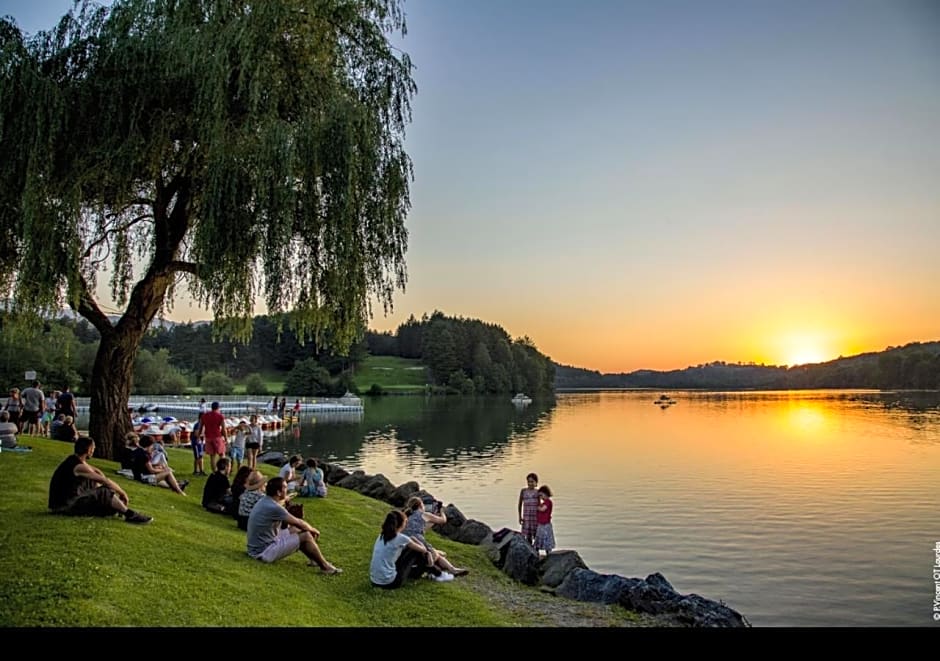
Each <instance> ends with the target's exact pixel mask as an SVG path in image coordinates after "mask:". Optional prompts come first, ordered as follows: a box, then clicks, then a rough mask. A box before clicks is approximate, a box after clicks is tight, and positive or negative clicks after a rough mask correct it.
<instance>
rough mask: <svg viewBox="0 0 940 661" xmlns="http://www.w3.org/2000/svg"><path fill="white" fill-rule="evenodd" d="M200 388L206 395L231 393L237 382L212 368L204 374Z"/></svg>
mask: <svg viewBox="0 0 940 661" xmlns="http://www.w3.org/2000/svg"><path fill="white" fill-rule="evenodd" d="M199 388H200V389H201V390H202V393H203V394H204V395H231V394H232V391H233V390H234V389H235V384H234V383H233V382H232V380H231V379H230V378H228V377H227V376H226V375H224V374H222V372H216V371H214V370H210V371H208V372H206V373H205V374H203V375H202V378H201V379H200V380H199Z"/></svg>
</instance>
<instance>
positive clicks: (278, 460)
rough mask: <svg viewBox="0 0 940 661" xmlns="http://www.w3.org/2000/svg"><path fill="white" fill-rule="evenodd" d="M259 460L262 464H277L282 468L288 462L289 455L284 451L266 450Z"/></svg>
mask: <svg viewBox="0 0 940 661" xmlns="http://www.w3.org/2000/svg"><path fill="white" fill-rule="evenodd" d="M258 461H260V462H261V463H262V464H269V465H271V466H277V467H278V468H280V467H281V466H283V465H284V464H286V463H287V455H285V454H284V453H283V452H274V451H271V452H265V453H264V454H263V455H261V456H260V457H258Z"/></svg>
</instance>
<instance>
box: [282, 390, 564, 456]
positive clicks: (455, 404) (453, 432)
mask: <svg viewBox="0 0 940 661" xmlns="http://www.w3.org/2000/svg"><path fill="white" fill-rule="evenodd" d="M364 404H365V411H364V414H363V415H362V417H361V419H349V420H343V421H338V422H337V421H333V420H328V419H325V418H324V417H323V416H317V418H316V421H315V422H314V421H311V420H308V421H303V420H302V421H301V424H300V425H299V426H296V425H295V426H294V427H293V428H292V429H291V430H289V431H290V433H289V434H283V435H281V436H280V437H277V438H274V439H271V441H269V443H268V446H269V447H271V448H272V449H278V450H283V451H284V452H287V453H294V452H297V453H301V454H304V455H305V456H309V455H315V456H319V457H322V458H324V459H334V460H338V461H344V460H346V461H350V460H351V461H352V462H353V463H359V462H358V459H360V455H361V453H362V451H363V448H364V446H368V445H373V444H377V443H390V444H393V445H394V446H395V447H396V448H397V449H398V451H399V452H401V453H403V454H404V455H406V456H407V455H417V456H421V457H423V458H427V459H429V460H430V461H431V462H434V463H437V462H442V463H449V462H452V461H454V460H456V458H457V457H460V459H461V461H464V460H469V461H471V462H472V461H474V460H475V459H492V458H493V457H498V456H500V455H502V454H503V453H504V452H505V449H506V446H507V445H509V444H510V443H512V444H521V445H525V444H527V443H530V442H531V441H532V439H533V438H535V435H536V433H537V431H538V430H539V429H541V428H543V427H544V426H546V425H548V424H549V422H550V419H551V415H552V410H553V409H554V407H555V400H554V398H549V399H541V400H538V399H537V400H536V401H534V402H533V403H532V404H531V405H529V406H527V407H524V408H520V407H515V406H513V405H512V404H511V403H510V402H509V401H508V400H507V399H506V398H505V397H460V398H457V397H430V398H423V397H373V398H366V400H365V402H364Z"/></svg>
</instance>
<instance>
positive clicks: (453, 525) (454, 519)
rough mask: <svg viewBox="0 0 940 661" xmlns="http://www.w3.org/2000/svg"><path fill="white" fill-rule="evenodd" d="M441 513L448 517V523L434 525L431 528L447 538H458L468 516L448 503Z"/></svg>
mask: <svg viewBox="0 0 940 661" xmlns="http://www.w3.org/2000/svg"><path fill="white" fill-rule="evenodd" d="M441 514H443V515H444V516H445V517H447V523H445V524H443V525H436V526H433V527H432V528H431V529H432V530H434V531H435V532H437V533H438V534H439V535H441V536H443V537H446V538H447V539H456V537H457V534H458V529H459V528H460V526H462V525H463V524H464V523H466V521H467V517H465V516H464V515H463V513H462V512H461V511H460V510H459V509H457V508H456V507H455V506H454V505H453V504H450V505H448V506H447V507H445V508H444V509H443V510H441Z"/></svg>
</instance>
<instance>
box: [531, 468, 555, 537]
mask: <svg viewBox="0 0 940 661" xmlns="http://www.w3.org/2000/svg"><path fill="white" fill-rule="evenodd" d="M538 494H539V506H538V517H537V518H538V528H537V529H536V531H535V550H536V552H538V551H545V554H546V555H547V554H549V553H551V552H552V549H554V548H555V530H554V529H553V528H552V508H553V507H554V504H553V503H552V490H551V489H549V488H548V485H547V484H543V485H542V486H540V487H539V490H538Z"/></svg>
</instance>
